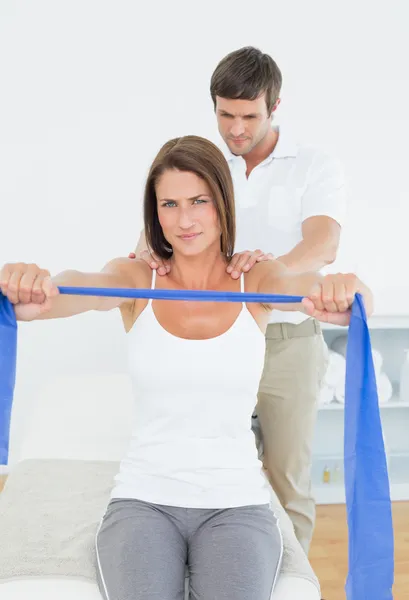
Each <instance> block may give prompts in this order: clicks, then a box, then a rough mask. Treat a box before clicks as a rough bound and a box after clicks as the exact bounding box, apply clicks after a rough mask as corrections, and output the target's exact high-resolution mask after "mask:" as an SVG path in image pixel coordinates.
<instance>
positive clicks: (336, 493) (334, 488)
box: [312, 482, 409, 505]
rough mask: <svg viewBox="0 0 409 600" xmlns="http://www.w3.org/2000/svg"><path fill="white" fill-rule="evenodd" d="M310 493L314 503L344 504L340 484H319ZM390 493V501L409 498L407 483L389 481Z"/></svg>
mask: <svg viewBox="0 0 409 600" xmlns="http://www.w3.org/2000/svg"><path fill="white" fill-rule="evenodd" d="M312 493H313V496H314V498H315V502H316V504H318V505H319V504H345V501H346V499H345V489H344V487H343V486H342V485H340V484H337V485H334V484H331V483H328V484H324V483H323V484H321V485H316V486H313V488H312ZM390 494H391V501H392V502H401V501H403V500H407V499H408V498H409V482H408V483H391V484H390Z"/></svg>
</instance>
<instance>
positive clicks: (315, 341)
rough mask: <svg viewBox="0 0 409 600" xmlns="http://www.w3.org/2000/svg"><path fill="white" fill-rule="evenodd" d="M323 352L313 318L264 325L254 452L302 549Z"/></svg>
mask: <svg viewBox="0 0 409 600" xmlns="http://www.w3.org/2000/svg"><path fill="white" fill-rule="evenodd" d="M327 354H328V351H327V346H326V344H325V342H324V339H323V336H322V332H321V328H320V325H319V323H318V322H317V321H315V320H314V319H307V320H306V321H304V322H302V323H300V324H299V325H294V324H291V323H272V324H270V325H269V326H268V328H267V332H266V355H265V363H264V371H263V375H262V378H261V382H260V388H259V394H258V403H257V407H256V411H255V415H254V418H253V429H254V432H255V434H256V438H257V444H258V448H259V454H260V456H261V457H262V460H263V464H264V467H265V469H266V471H267V475H268V477H269V480H270V483H271V485H272V487H273V489H274V490H275V492H276V494H277V496H278V498H279V499H280V502H281V504H282V505H283V507H284V509H285V510H286V512H287V514H288V515H289V517H290V519H291V521H292V523H293V525H294V530H295V534H296V536H297V538H298V540H299V542H300V544H301V545H302V547H303V548H304V550H305V552H306V553H307V554H308V550H309V546H310V543H311V538H312V534H313V530H314V524H315V502H314V499H313V497H312V495H311V453H312V438H313V434H314V426H315V419H316V413H317V399H318V393H319V389H320V385H321V383H322V379H323V377H324V374H325V370H326V368H327ZM260 437H261V439H260Z"/></svg>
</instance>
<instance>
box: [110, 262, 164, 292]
mask: <svg viewBox="0 0 409 600" xmlns="http://www.w3.org/2000/svg"><path fill="white" fill-rule="evenodd" d="M104 271H108V272H111V273H116V274H118V275H120V277H121V279H122V280H123V282H124V284H126V285H129V287H141V288H145V287H150V282H151V280H152V270H151V268H150V267H149V265H148V264H147V263H146V262H145V261H143V260H139V259H135V258H127V257H122V256H120V257H118V258H114V259H112V260H111V261H110V262H109V263H108V264H107V265H106V266H105V268H104Z"/></svg>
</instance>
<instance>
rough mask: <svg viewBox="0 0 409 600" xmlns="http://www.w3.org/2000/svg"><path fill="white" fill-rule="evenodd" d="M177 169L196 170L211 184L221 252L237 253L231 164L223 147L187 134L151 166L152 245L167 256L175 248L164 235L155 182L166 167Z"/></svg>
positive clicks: (147, 198) (148, 209) (147, 200)
mask: <svg viewBox="0 0 409 600" xmlns="http://www.w3.org/2000/svg"><path fill="white" fill-rule="evenodd" d="M170 169H177V170H178V171H188V172H191V173H195V174H196V175H197V176H198V177H200V178H201V179H203V180H204V181H205V182H206V183H207V185H208V186H209V188H210V193H211V195H212V198H213V201H214V203H215V206H216V210H217V214H218V217H219V224H220V229H221V240H220V242H221V252H222V254H224V256H225V257H226V258H227V259H229V258H230V257H231V256H232V255H233V251H234V243H235V235H236V217H235V208H234V191H233V181H232V178H231V174H230V169H229V165H228V164H227V161H226V159H225V158H224V156H223V153H222V152H221V151H220V150H219V148H218V147H217V146H216V145H215V144H213V143H212V142H210V141H209V140H206V139H205V138H202V137H199V136H195V135H187V136H184V137H179V138H174V139H173V140H170V141H169V142H167V143H166V144H165V145H164V146H162V148H161V149H160V150H159V152H158V154H157V156H156V158H155V160H154V161H153V163H152V166H151V168H150V170H149V174H148V179H147V181H146V185H145V193H144V222H145V237H146V242H147V244H148V248H149V249H150V250H151V251H152V252H154V253H155V254H157V255H158V256H160V257H161V258H163V259H168V258H170V257H171V256H172V253H173V250H172V247H171V246H170V244H169V243H168V242H167V240H166V238H165V236H164V235H163V231H162V227H161V225H160V223H159V218H158V209H157V200H156V191H155V184H156V183H157V181H158V180H159V178H160V177H161V176H162V175H163V173H164V172H165V171H168V170H170Z"/></svg>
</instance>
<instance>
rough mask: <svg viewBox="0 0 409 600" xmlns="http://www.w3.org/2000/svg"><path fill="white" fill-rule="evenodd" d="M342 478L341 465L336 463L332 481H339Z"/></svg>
mask: <svg viewBox="0 0 409 600" xmlns="http://www.w3.org/2000/svg"><path fill="white" fill-rule="evenodd" d="M340 478H341V473H340V470H339V466H338V465H335V467H334V473H333V476H332V481H333V482H334V483H339V480H340Z"/></svg>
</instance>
